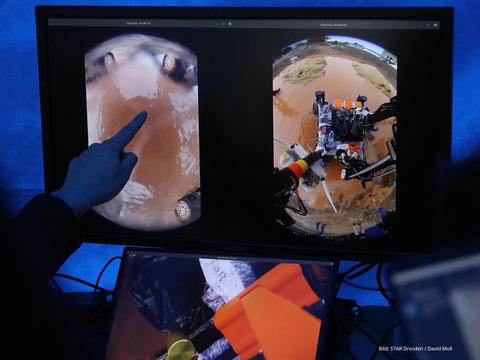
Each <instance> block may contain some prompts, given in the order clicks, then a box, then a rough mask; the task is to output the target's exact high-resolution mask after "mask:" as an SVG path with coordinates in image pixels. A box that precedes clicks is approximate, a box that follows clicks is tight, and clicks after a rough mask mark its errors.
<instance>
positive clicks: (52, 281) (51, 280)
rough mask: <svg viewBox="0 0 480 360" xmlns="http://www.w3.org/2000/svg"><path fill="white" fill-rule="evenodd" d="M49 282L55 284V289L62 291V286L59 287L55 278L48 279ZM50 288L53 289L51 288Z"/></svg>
mask: <svg viewBox="0 0 480 360" xmlns="http://www.w3.org/2000/svg"><path fill="white" fill-rule="evenodd" d="M50 282H51V283H52V284H53V285H55V287H56V288H57V290H58V292H59V293H63V290H62V288H61V287H60V285H58V283H57V282H56V281H55V279H53V278H52V279H50ZM52 290H53V289H52Z"/></svg>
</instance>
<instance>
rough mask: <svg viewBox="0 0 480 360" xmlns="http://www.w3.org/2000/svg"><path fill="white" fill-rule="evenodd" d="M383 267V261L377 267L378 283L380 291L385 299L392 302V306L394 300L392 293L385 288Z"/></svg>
mask: <svg viewBox="0 0 480 360" xmlns="http://www.w3.org/2000/svg"><path fill="white" fill-rule="evenodd" d="M382 269H383V263H380V264H378V268H377V284H378V289H379V290H380V292H381V293H382V295H383V297H384V298H385V299H387V301H388V303H389V304H390V306H392V307H393V300H392V298H391V297H390V295H388V294H387V292H386V290H385V288H384V287H383V284H382Z"/></svg>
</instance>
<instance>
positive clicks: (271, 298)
mask: <svg viewBox="0 0 480 360" xmlns="http://www.w3.org/2000/svg"><path fill="white" fill-rule="evenodd" d="M319 300H320V299H319V298H318V296H317V295H316V294H315V293H314V292H313V291H312V289H311V288H310V286H309V285H308V283H307V281H306V280H305V277H304V276H303V273H302V268H301V267H300V265H297V264H280V265H278V266H276V267H275V268H273V269H272V270H271V271H269V272H268V273H267V274H265V275H264V276H262V277H261V278H260V279H258V280H257V281H255V282H254V283H253V284H252V285H250V286H249V287H248V288H247V289H245V290H244V291H243V292H242V293H240V294H239V295H238V296H237V297H235V298H234V299H232V300H231V301H229V302H228V303H227V304H225V305H224V306H223V307H221V308H220V309H219V310H218V311H217V313H216V315H215V317H214V324H215V326H216V327H217V329H219V330H220V331H221V332H222V333H223V335H224V336H225V337H226V338H227V340H228V341H229V342H230V344H231V345H232V348H233V349H234V350H235V352H236V353H237V354H239V355H240V358H241V359H242V360H248V359H250V358H252V357H254V356H255V355H257V354H258V353H259V352H262V353H263V355H264V357H265V359H267V360H277V359H278V360H284V359H302V360H308V359H312V360H313V359H315V355H316V350H317V343H318V336H319V333H320V325H321V321H320V320H319V319H317V318H316V317H315V316H313V315H311V314H310V313H308V312H307V311H305V310H304V309H303V306H310V305H312V304H314V303H316V302H317V301H319Z"/></svg>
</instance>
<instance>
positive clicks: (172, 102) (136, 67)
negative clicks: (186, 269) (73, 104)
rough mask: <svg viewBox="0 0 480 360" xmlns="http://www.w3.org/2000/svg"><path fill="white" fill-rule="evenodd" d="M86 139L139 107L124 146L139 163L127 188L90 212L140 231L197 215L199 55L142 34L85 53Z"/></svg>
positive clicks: (101, 136)
mask: <svg viewBox="0 0 480 360" xmlns="http://www.w3.org/2000/svg"><path fill="white" fill-rule="evenodd" d="M85 83H86V97H87V118H88V140H89V144H92V143H96V142H102V141H105V140H107V139H109V138H111V137H112V136H114V135H115V134H116V133H117V132H118V131H119V130H120V129H121V128H122V127H123V126H125V125H126V124H127V123H128V122H129V121H130V120H131V119H133V118H134V117H135V116H136V115H137V114H138V113H140V112H141V111H143V110H146V111H147V112H148V118H147V121H146V122H145V124H144V126H143V127H142V129H141V130H140V131H139V132H138V133H137V135H136V136H135V138H134V139H133V140H132V142H131V143H130V144H129V145H128V146H127V147H126V148H125V151H131V152H134V153H135V154H136V155H137V156H138V163H137V165H136V167H135V168H134V170H133V173H132V175H131V177H130V180H129V181H128V183H127V184H126V186H125V188H124V189H123V190H122V191H121V192H120V193H119V194H118V195H117V196H116V197H115V198H114V199H112V200H111V201H109V202H107V203H105V204H103V205H100V206H97V207H95V208H94V210H95V211H96V212H97V213H98V214H100V215H102V216H103V217H105V218H106V219H109V220H111V221H112V222H114V223H116V224H118V225H121V226H124V227H128V228H131V229H135V230H141V231H163V230H171V229H175V228H178V227H181V226H184V225H185V224H188V223H190V222H192V221H194V220H196V219H198V218H199V217H200V191H201V190H200V163H199V160H200V158H199V128H198V95H197V93H198V92H197V58H196V55H195V54H193V53H192V52H191V51H190V50H189V49H187V48H186V47H184V46H182V45H180V44H178V43H174V42H171V41H169V40H166V39H163V38H160V37H153V36H146V35H140V34H131V35H122V36H118V37H114V38H112V39H110V40H107V41H105V42H103V43H101V44H100V45H98V46H96V47H95V48H93V49H91V50H90V51H89V52H88V53H86V54H85Z"/></svg>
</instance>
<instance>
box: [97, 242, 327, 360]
mask: <svg viewBox="0 0 480 360" xmlns="http://www.w3.org/2000/svg"><path fill="white" fill-rule="evenodd" d="M335 271H336V266H335V262H334V261H322V260H317V261H314V262H313V261H294V260H280V259H278V260H277V259H255V258H245V259H233V258H232V259H229V258H225V257H221V258H218V257H210V256H192V255H182V254H168V253H167V254H165V253H158V252H157V253H155V252H150V253H149V252H143V253H142V252H141V251H135V250H134V251H131V252H129V251H128V250H127V252H126V255H125V256H124V261H123V263H122V269H121V272H120V274H121V275H120V277H119V280H118V287H117V289H118V291H117V294H116V299H115V301H116V305H115V310H114V313H113V315H114V317H113V318H112V321H113V322H112V326H111V330H110V336H109V340H108V344H107V348H106V359H107V360H109V359H115V360H120V359H134V358H135V359H140V358H141V359H159V358H160V359H166V358H167V356H168V358H169V359H170V358H175V357H174V356H173V354H177V356H179V355H178V353H182V354H183V356H184V357H179V358H182V359H183V358H185V359H187V358H189V359H193V358H196V359H198V360H200V359H202V360H205V359H218V360H227V359H228V360H233V359H237V358H238V356H240V358H242V359H257V360H261V359H269V360H281V359H285V358H290V359H295V358H301V359H305V360H309V359H311V360H314V359H317V355H318V354H319V353H320V349H321V348H322V346H323V341H320V339H321V330H322V329H323V327H324V322H325V319H326V316H327V313H328V311H327V308H328V307H329V304H330V300H331V298H332V296H333V292H332V287H331V286H332V284H333V282H334V276H335ZM322 334H323V332H322ZM127 339H128V340H127Z"/></svg>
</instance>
